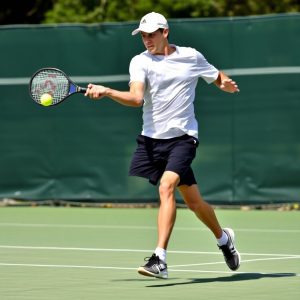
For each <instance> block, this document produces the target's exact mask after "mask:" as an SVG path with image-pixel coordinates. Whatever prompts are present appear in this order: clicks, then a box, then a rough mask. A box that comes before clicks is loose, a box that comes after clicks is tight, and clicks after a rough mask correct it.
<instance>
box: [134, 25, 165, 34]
mask: <svg viewBox="0 0 300 300" xmlns="http://www.w3.org/2000/svg"><path fill="white" fill-rule="evenodd" d="M159 28H160V27H158V26H145V25H141V26H140V27H139V28H137V29H135V30H133V31H132V33H131V34H132V35H136V34H138V33H139V32H141V31H142V32H147V33H152V32H154V31H156V30H158V29H159Z"/></svg>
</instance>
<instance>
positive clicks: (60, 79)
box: [29, 68, 87, 106]
mask: <svg viewBox="0 0 300 300" xmlns="http://www.w3.org/2000/svg"><path fill="white" fill-rule="evenodd" d="M86 90H87V89H86V88H82V87H80V86H78V85H77V84H75V83H74V82H73V81H72V80H71V79H70V78H69V77H68V76H67V75H66V74H65V73H64V72H63V71H61V70H59V69H56V68H43V69H40V70H38V71H36V72H35V73H34V74H33V75H32V77H31V79H30V83H29V93H30V96H31V98H32V99H33V100H34V101H35V102H36V103H38V104H40V105H42V103H41V97H42V95H44V94H50V95H51V96H52V103H51V104H50V106H53V105H57V104H59V103H61V102H63V101H64V100H65V99H67V98H68V97H69V96H71V95H73V94H76V93H83V94H84V93H85V92H86Z"/></svg>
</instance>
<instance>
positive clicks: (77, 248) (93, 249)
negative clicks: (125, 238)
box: [0, 245, 300, 258]
mask: <svg viewBox="0 0 300 300" xmlns="http://www.w3.org/2000/svg"><path fill="white" fill-rule="evenodd" d="M1 248H2V249H21V250H50V251H52V250H54V251H96V252H97V251H98V252H131V253H137V252H139V253H152V251H153V250H146V249H111V248H80V247H54V246H51V247H47V246H20V245H0V249H1ZM168 253H174V254H207V255H222V253H221V252H220V251H219V252H208V251H181V250H168ZM241 255H243V256H278V257H287V256H290V257H295V258H300V255H299V254H276V253H241Z"/></svg>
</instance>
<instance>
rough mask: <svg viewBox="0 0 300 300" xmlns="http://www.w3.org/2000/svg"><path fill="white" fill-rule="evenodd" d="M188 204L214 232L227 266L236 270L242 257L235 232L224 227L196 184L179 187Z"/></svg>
mask: <svg viewBox="0 0 300 300" xmlns="http://www.w3.org/2000/svg"><path fill="white" fill-rule="evenodd" d="M178 189H179V191H180V193H181V195H182V197H183V199H184V201H185V203H186V204H187V206H188V207H189V208H190V209H191V210H192V211H193V212H194V213H195V214H196V216H197V217H198V218H199V219H200V220H201V221H202V222H203V223H204V224H205V225H206V226H207V227H208V228H209V229H210V230H211V231H212V232H213V234H214V235H215V237H216V238H217V240H218V246H219V248H220V250H222V252H223V255H224V258H225V262H226V264H227V266H228V267H229V268H230V269H231V270H233V271H235V270H237V269H238V268H239V266H240V261H241V257H240V254H239V252H238V251H237V249H236V248H235V246H234V232H233V230H232V229H230V228H224V229H222V228H221V226H220V224H219V222H218V220H217V217H216V215H215V212H214V210H213V208H212V207H211V206H210V205H209V204H208V203H207V202H205V201H204V200H203V198H202V196H201V194H200V192H199V189H198V186H197V185H196V184H194V185H191V186H188V185H181V186H179V187H178Z"/></svg>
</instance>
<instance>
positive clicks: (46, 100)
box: [40, 93, 53, 106]
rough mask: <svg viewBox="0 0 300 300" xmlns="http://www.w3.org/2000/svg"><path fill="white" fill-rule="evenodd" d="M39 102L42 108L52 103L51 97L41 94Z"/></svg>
mask: <svg viewBox="0 0 300 300" xmlns="http://www.w3.org/2000/svg"><path fill="white" fill-rule="evenodd" d="M40 102H41V104H42V105H44V106H49V105H51V104H52V103H53V97H52V96H51V95H50V94H48V93H46V94H43V95H42V96H41V98H40Z"/></svg>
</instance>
